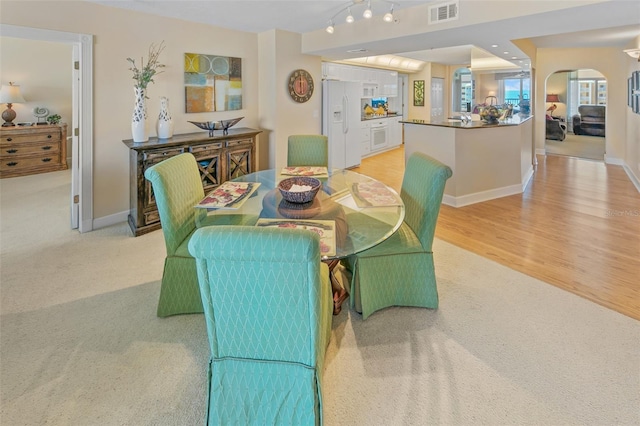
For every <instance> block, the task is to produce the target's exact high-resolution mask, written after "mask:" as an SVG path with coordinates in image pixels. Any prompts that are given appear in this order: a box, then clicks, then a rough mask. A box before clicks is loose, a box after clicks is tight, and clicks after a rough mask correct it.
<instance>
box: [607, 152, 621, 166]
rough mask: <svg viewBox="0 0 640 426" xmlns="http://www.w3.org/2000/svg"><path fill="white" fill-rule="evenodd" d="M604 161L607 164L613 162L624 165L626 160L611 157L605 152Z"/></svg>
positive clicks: (615, 164) (616, 164)
mask: <svg viewBox="0 0 640 426" xmlns="http://www.w3.org/2000/svg"><path fill="white" fill-rule="evenodd" d="M604 162H605V163H606V164H613V165H614V166H624V161H622V159H621V158H616V157H610V156H608V155H607V154H604Z"/></svg>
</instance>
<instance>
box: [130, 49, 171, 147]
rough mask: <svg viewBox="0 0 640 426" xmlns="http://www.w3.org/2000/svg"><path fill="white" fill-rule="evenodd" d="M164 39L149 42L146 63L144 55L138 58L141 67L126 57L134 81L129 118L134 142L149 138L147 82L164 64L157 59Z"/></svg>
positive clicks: (159, 71)
mask: <svg viewBox="0 0 640 426" xmlns="http://www.w3.org/2000/svg"><path fill="white" fill-rule="evenodd" d="M164 48H165V46H164V41H162V42H160V44H159V45H158V46H156V45H155V44H153V43H152V44H151V46H150V47H149V56H148V60H147V63H146V65H145V63H144V57H141V58H140V65H141V67H142V68H138V67H137V66H136V61H135V60H134V59H132V58H127V61H129V63H130V64H131V68H129V70H130V71H133V79H134V80H135V81H136V83H135V84H134V86H133V87H134V89H135V95H136V103H135V106H134V108H133V117H132V120H131V133H132V134H133V141H134V142H146V141H147V140H149V136H148V133H147V105H146V99H147V93H146V92H147V86H148V85H149V83H154V81H153V77H154V76H155V75H157V74H160V73H162V72H163V71H162V70H159V69H160V68H164V67H165V65H164V64H161V63H160V62H159V61H158V59H159V57H160V53H162V51H163V50H164Z"/></svg>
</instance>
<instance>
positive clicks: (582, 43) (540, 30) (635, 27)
mask: <svg viewBox="0 0 640 426" xmlns="http://www.w3.org/2000/svg"><path fill="white" fill-rule="evenodd" d="M86 1H91V2H94V3H99V4H102V5H106V6H112V7H119V8H125V9H129V10H135V11H139V12H144V13H149V14H156V15H160V16H166V17H171V18H177V19H183V20H187V21H192V22H199V23H205V24H209V25H213V26H217V27H222V28H230V29H235V30H240V31H246V32H253V33H261V32H264V31H268V30H271V29H274V28H277V29H281V30H286V31H291V32H296V33H310V32H318V31H319V30H324V29H325V28H326V27H327V25H328V23H329V21H330V20H331V19H332V18H333V17H334V16H335V15H336V14H338V15H337V16H335V27H336V33H338V31H339V30H340V28H341V26H344V25H347V24H344V23H343V22H344V17H345V16H346V15H347V14H346V13H345V12H342V13H339V12H340V11H341V10H342V9H344V8H345V6H347V5H348V4H349V3H350V2H349V1H340V0H337V1H334V0H324V1H323V0H295V1H268V0H253V1H247V0H233V1H224V0H214V1H204V0H161V1H150V0H86ZM357 1H360V0H357ZM444 1H445V0H438V1H403V0H394V1H393V3H394V17H396V21H397V22H396V24H398V25H402V21H401V20H398V18H397V17H398V16H405V17H406V16H407V14H408V13H411V12H412V11H409V10H405V9H408V8H412V7H415V8H416V9H415V10H418V9H417V8H418V7H420V6H422V7H424V5H426V4H430V3H432V4H440V3H443V2H444ZM479 1H483V0H459V10H460V15H461V16H462V15H463V14H464V13H465V10H466V8H467V7H468V6H469V4H470V3H471V2H479ZM390 3H391V2H388V1H385V0H371V4H372V10H373V13H374V18H372V19H371V20H370V22H374V20H375V18H377V19H378V23H377V24H378V25H388V24H385V23H382V22H380V21H381V18H380V17H381V16H382V15H383V14H384V13H385V12H387V11H388V9H389V7H390ZM483 3H486V4H487V7H496V6H497V7H504V5H505V4H507V3H509V5H510V6H511V7H529V8H531V7H532V6H531V5H532V4H533V3H534V2H532V1H527V0H509V1H508V2H507V1H506V0H502V1H497V0H494V1H483ZM516 3H520V5H517V4H516ZM535 3H539V4H543V3H547V2H542V1H540V0H538V1H537V2H535ZM579 3H580V4H582V5H583V6H580V4H579ZM476 4H478V3H476ZM548 4H549V3H547V9H545V8H544V7H543V8H542V9H541V10H547V11H546V12H544V11H543V12H541V13H533V14H529V15H527V16H521V17H515V18H511V19H506V20H501V21H499V22H498V23H494V22H492V23H485V24H476V25H471V26H465V27H458V28H448V29H444V30H439V31H437V35H438V37H425V36H424V34H420V35H414V36H407V37H396V38H393V39H386V40H377V41H371V42H366V43H359V44H353V45H348V46H346V45H345V44H344V43H343V44H342V45H340V46H336V47H332V48H327V49H326V50H322V51H317V52H310V53H313V54H318V55H320V56H322V57H323V58H325V59H328V60H349V59H352V58H358V57H363V56H377V55H383V54H386V55H389V54H393V55H398V56H402V57H406V58H412V59H418V60H421V61H425V62H437V63H443V64H465V63H470V58H472V57H474V56H481V57H483V58H484V59H485V60H486V57H491V56H493V55H495V57H496V58H502V60H503V62H504V61H510V65H512V64H513V65H514V66H517V67H521V68H522V69H526V68H528V66H529V63H528V58H527V57H526V56H525V55H524V53H522V52H521V51H520V50H519V49H518V47H517V46H516V45H515V44H514V43H513V42H512V40H515V39H523V38H526V39H529V40H530V41H531V42H532V43H533V44H534V45H535V46H537V47H539V48H545V47H554V48H562V47H567V48H578V47H620V48H624V47H625V46H626V45H627V44H629V43H630V42H631V41H632V40H633V39H634V38H635V37H637V36H638V35H640V2H636V1H632V0H609V1H583V2H576V1H575V0H570V1H560V0H556V1H555V2H553V5H554V7H562V8H565V10H552V11H548ZM576 5H578V6H580V7H576ZM364 9H365V7H364V5H358V6H354V8H353V16H354V17H355V19H356V24H357V25H365V24H368V23H369V22H367V23H363V22H359V21H363V18H362V16H361V14H362V10H364ZM403 13H404V15H403ZM398 21H399V22H398ZM352 25H353V24H352ZM322 32H323V31H322ZM331 37H338V35H337V34H334V35H332V36H331ZM469 43H473V45H471V44H469ZM493 45H497V47H492V46H493ZM358 50H360V52H358ZM363 50H364V52H362V51H363ZM506 51H509V53H508V54H506V53H505V52H506ZM472 66H473V64H472Z"/></svg>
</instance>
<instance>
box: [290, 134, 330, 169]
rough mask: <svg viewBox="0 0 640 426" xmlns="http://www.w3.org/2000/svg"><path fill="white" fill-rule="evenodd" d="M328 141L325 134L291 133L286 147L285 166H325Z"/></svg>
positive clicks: (327, 160) (326, 164) (327, 154)
mask: <svg viewBox="0 0 640 426" xmlns="http://www.w3.org/2000/svg"><path fill="white" fill-rule="evenodd" d="M328 164H329V143H328V138H327V137H326V136H325V135H291V136H289V140H288V147H287V166H292V167H293V166H317V167H327V166H328Z"/></svg>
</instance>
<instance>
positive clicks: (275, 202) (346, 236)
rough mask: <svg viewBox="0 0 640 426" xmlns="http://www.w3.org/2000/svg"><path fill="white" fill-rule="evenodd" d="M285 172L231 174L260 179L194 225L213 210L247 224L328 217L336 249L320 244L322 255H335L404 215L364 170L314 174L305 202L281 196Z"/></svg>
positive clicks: (385, 230) (371, 242)
mask: <svg viewBox="0 0 640 426" xmlns="http://www.w3.org/2000/svg"><path fill="white" fill-rule="evenodd" d="M290 177H291V176H284V175H281V174H280V171H279V170H275V169H271V170H263V171H259V172H256V173H251V174H248V175H244V176H241V177H239V178H236V179H234V180H233V181H234V182H259V183H260V186H259V187H258V188H257V190H256V191H255V192H254V193H253V194H252V195H251V196H250V197H249V198H248V199H247V200H246V201H245V202H244V203H243V204H242V205H241V206H240V207H239V208H237V209H216V210H208V211H207V213H206V215H207V217H206V219H204V220H203V219H199V220H197V222H198V226H203V225H206V224H208V223H210V220H209V219H211V220H212V221H213V222H214V223H215V220H216V216H225V217H226V218H227V219H228V218H229V217H231V218H233V219H234V220H232V223H235V224H243V225H249V226H253V225H256V224H258V221H259V220H260V224H264V222H271V223H273V222H277V223H275V224H274V225H275V226H288V225H289V224H291V223H292V224H301V223H305V224H309V223H310V224H312V225H313V224H325V223H327V222H325V221H330V222H328V223H329V224H331V223H333V224H334V228H333V229H334V235H333V239H334V240H335V251H334V250H329V251H324V250H323V253H324V254H323V258H324V259H340V258H343V257H347V256H349V255H352V254H354V253H358V252H360V251H363V250H366V249H368V248H370V247H373V246H375V245H376V244H378V243H380V242H382V241H384V240H385V239H387V238H389V237H390V236H391V235H392V234H393V233H394V232H395V231H396V230H397V229H398V228H399V227H400V225H401V224H402V221H403V219H404V204H403V203H402V199H401V198H400V196H399V195H398V193H397V192H396V191H394V190H393V189H392V188H390V187H388V186H386V185H384V184H383V183H382V182H379V181H377V180H375V179H372V178H370V177H368V176H365V175H362V174H359V173H356V172H352V171H350V170H333V171H329V173H328V174H327V175H325V176H324V177H321V176H314V177H315V178H317V179H318V180H319V181H320V182H321V183H322V187H321V188H320V190H319V191H318V194H317V195H316V196H315V198H314V199H313V201H311V202H309V203H304V204H295V203H290V202H288V201H286V200H284V199H283V198H282V195H281V194H280V191H279V190H278V188H277V186H278V183H279V182H280V181H281V180H283V179H286V178H290ZM198 210H201V209H198ZM276 219H277V221H275V220H276ZM224 222H225V221H220V222H218V223H224ZM332 243H333V241H332Z"/></svg>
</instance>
